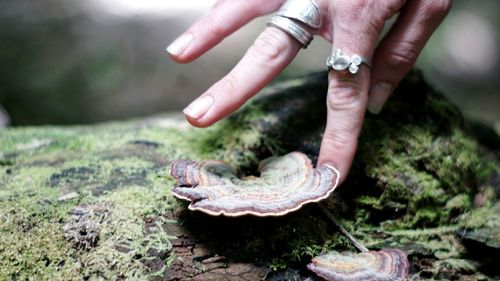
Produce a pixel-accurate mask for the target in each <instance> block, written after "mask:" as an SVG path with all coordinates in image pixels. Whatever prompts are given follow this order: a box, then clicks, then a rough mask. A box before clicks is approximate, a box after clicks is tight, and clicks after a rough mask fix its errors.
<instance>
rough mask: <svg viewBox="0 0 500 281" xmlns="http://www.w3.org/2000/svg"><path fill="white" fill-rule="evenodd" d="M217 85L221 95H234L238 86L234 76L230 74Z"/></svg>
mask: <svg viewBox="0 0 500 281" xmlns="http://www.w3.org/2000/svg"><path fill="white" fill-rule="evenodd" d="M219 83H220V84H219V87H220V92H221V93H236V91H237V89H238V85H240V83H239V81H238V79H237V78H236V76H234V75H233V74H231V73H229V74H228V75H226V76H225V77H224V79H222V80H221V81H220V82H219Z"/></svg>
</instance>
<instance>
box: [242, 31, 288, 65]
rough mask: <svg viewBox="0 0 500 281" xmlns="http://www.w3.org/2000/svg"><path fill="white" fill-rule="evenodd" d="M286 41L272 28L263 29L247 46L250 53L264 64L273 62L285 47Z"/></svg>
mask: <svg viewBox="0 0 500 281" xmlns="http://www.w3.org/2000/svg"><path fill="white" fill-rule="evenodd" d="M287 47H288V46H287V44H286V41H285V40H283V38H281V37H280V36H279V35H278V34H276V32H272V30H266V31H264V32H263V33H262V34H261V35H260V36H259V37H258V38H257V40H255V42H254V43H253V45H252V46H251V47H250V48H249V50H248V51H249V52H250V53H251V55H253V56H254V57H256V58H257V59H259V60H260V61H261V62H263V63H265V64H273V62H274V61H276V60H277V59H278V58H279V57H280V54H282V53H284V52H285V51H286V49H287Z"/></svg>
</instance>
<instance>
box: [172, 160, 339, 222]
mask: <svg viewBox="0 0 500 281" xmlns="http://www.w3.org/2000/svg"><path fill="white" fill-rule="evenodd" d="M259 172H260V177H254V176H249V177H245V178H242V179H240V178H239V177H238V176H237V174H236V171H235V170H234V169H233V168H231V167H230V166H229V165H228V164H226V163H224V162H221V161H215V160H206V161H202V162H195V161H191V160H177V161H174V162H173V163H172V165H171V175H172V176H173V177H174V178H175V179H176V181H177V186H176V187H174V188H173V189H172V193H173V194H174V196H176V197H177V198H180V199H184V200H188V201H191V204H190V205H189V209H190V210H199V211H202V212H204V213H207V214H209V215H214V216H218V215H226V216H233V217H235V216H241V215H248V214H250V215H255V216H262V217H263V216H282V215H285V214H287V213H289V212H293V211H296V210H298V209H299V208H301V207H302V206H303V205H305V204H307V203H312V202H318V201H320V200H322V199H325V198H327V197H328V196H329V195H330V194H331V193H332V192H333V190H334V189H335V188H336V187H337V184H338V179H339V173H338V171H337V170H335V169H334V168H333V167H328V166H322V167H319V168H314V167H313V166H312V164H311V160H309V158H308V157H307V156H306V155H304V154H303V153H300V152H291V153H289V154H286V155H284V156H281V157H271V158H268V159H266V160H263V161H261V162H260V164H259Z"/></svg>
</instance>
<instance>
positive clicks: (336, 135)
mask: <svg viewBox="0 0 500 281" xmlns="http://www.w3.org/2000/svg"><path fill="white" fill-rule="evenodd" d="M323 137H324V138H325V139H326V140H327V141H328V146H329V147H330V149H332V150H333V151H343V150H345V148H346V147H348V146H351V145H352V144H353V142H356V141H357V139H358V136H357V134H356V133H355V132H353V131H352V130H348V129H345V128H337V129H336V130H335V131H333V130H328V131H326V132H325V134H324V135H323Z"/></svg>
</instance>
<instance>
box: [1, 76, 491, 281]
mask: <svg viewBox="0 0 500 281" xmlns="http://www.w3.org/2000/svg"><path fill="white" fill-rule="evenodd" d="M326 87H327V85H326V74H325V73H322V74H315V75H312V76H308V77H305V78H299V79H292V80H290V81H287V82H285V83H284V84H279V85H277V86H274V87H271V88H269V89H268V90H266V91H265V92H263V93H262V94H261V95H260V97H258V98H256V99H255V100H253V101H252V102H251V103H250V105H249V106H247V107H245V108H243V109H242V110H240V111H239V112H238V113H236V114H234V115H232V116H231V117H230V118H228V119H226V120H224V121H222V122H220V123H219V124H217V125H216V126H214V127H213V128H210V129H203V130H199V129H194V128H189V127H188V126H186V125H183V124H184V123H182V122H181V121H179V120H180V118H178V117H176V116H168V117H165V118H163V117H155V118H151V119H146V120H131V121H127V122H113V123H105V124H99V125H96V126H73V127H50V126H45V127H37V128H34V127H28V128H12V129H7V130H3V131H2V132H0V232H1V233H2V235H0V279H1V280H4V279H6V280H12V279H17V280H21V279H22V280H25V279H28V280H29V279H30V278H31V279H38V280H81V279H82V278H84V279H88V280H98V279H100V278H106V279H110V280H119V279H120V280H123V279H127V280H144V279H159V280H161V279H166V280H168V278H169V277H170V276H177V275H169V274H170V273H171V271H169V270H170V269H171V268H172V266H173V265H178V266H179V267H176V269H179V268H181V269H182V270H184V271H182V270H181V272H180V273H179V274H180V275H179V276H182V277H186V276H191V277H193V276H194V274H198V273H200V272H201V273H203V272H208V271H210V270H211V269H210V266H209V265H206V264H204V263H203V262H198V260H202V261H205V260H206V255H212V256H213V255H215V256H216V257H220V256H225V257H226V258H227V259H228V261H227V262H223V263H217V265H216V266H227V264H230V263H232V262H234V263H244V264H247V265H249V264H255V265H258V266H267V267H271V268H273V269H285V268H287V269H288V268H290V267H295V268H304V265H305V264H307V263H308V262H309V260H310V258H311V257H312V256H316V255H318V254H320V253H322V252H324V251H327V250H332V249H335V250H337V251H343V250H346V251H355V249H354V248H353V247H352V245H350V243H349V241H348V240H347V239H346V238H344V237H343V236H342V235H341V234H340V233H339V232H338V231H337V229H336V228H335V227H334V226H333V225H331V224H330V223H329V222H328V220H327V218H326V217H324V216H323V214H322V213H321V212H320V211H319V210H318V209H317V208H316V207H315V206H312V205H311V206H306V207H305V208H303V209H301V210H300V211H298V212H296V213H294V214H291V215H288V216H285V217H281V218H273V219H262V218H261V219H257V218H248V217H246V218H241V219H227V218H220V217H217V218H211V217H207V216H204V215H202V214H199V213H196V212H188V211H185V209H186V205H185V204H182V203H180V202H178V201H176V200H175V199H173V197H172V195H171V194H170V188H171V186H173V184H174V182H173V179H171V178H170V177H169V176H168V170H169V164H170V162H171V161H172V160H174V159H175V160H176V159H194V160H204V159H222V160H226V161H228V162H230V164H231V165H233V166H236V167H240V172H241V173H245V174H252V173H256V170H255V167H256V165H257V163H258V160H260V159H263V158H265V157H267V156H270V155H277V154H284V153H285V152H289V151H293V150H299V151H302V152H304V153H306V154H307V155H308V156H309V157H311V158H312V159H315V157H317V154H318V149H319V143H320V140H321V132H322V130H323V128H324V120H325V118H324V114H325V111H326V107H325V106H324V100H325V93H326ZM463 123H464V122H463V118H462V117H461V115H460V113H459V111H458V110H457V109H456V108H455V107H454V106H453V105H451V104H450V103H449V102H448V101H446V99H444V98H443V97H442V96H441V95H439V94H438V93H435V92H434V91H433V90H432V89H431V88H430V87H429V86H428V85H427V84H425V82H424V81H423V79H422V77H421V76H420V75H419V74H418V73H411V74H410V75H409V76H408V77H407V78H406V79H405V81H403V83H402V84H401V86H400V88H399V89H398V90H397V92H396V94H395V95H394V97H392V98H391V100H390V102H389V103H388V104H387V106H386V107H385V108H384V111H383V113H382V114H380V115H378V116H371V115H368V116H367V118H366V122H365V125H364V127H363V133H362V136H361V138H360V142H359V149H358V153H357V156H356V159H355V162H354V164H353V167H352V170H351V174H350V175H349V177H348V179H347V181H346V182H345V183H344V184H343V186H341V187H339V188H338V191H336V192H335V193H334V196H332V197H331V198H330V199H329V200H327V201H326V202H325V205H327V206H328V208H329V209H331V210H332V212H333V213H334V214H335V215H336V216H337V217H338V220H340V221H341V223H342V224H343V225H344V227H345V228H347V230H348V231H350V232H351V233H352V234H353V235H354V236H355V237H356V238H358V239H359V240H360V241H361V242H362V243H364V244H366V245H367V246H368V247H370V248H372V249H379V248H382V247H393V248H394V247H396V248H401V249H404V250H406V251H408V253H409V255H410V260H411V261H412V266H413V267H414V275H413V277H414V278H417V279H414V280H418V278H422V279H428V280H432V279H434V280H440V279H457V278H459V277H462V276H466V277H467V278H469V279H470V280H481V278H483V280H487V278H489V277H488V276H486V275H485V274H486V273H484V274H483V267H481V265H483V262H482V261H477V262H478V263H479V264H476V259H477V258H478V256H477V255H473V254H471V253H469V252H468V251H469V249H468V248H466V247H465V246H464V243H463V241H462V238H461V237H460V236H459V235H457V231H462V230H463V231H468V232H470V233H472V234H476V235H479V234H482V233H489V232H488V231H497V230H498V229H499V226H500V215H499V213H500V212H498V207H495V206H497V205H496V204H495V201H496V200H498V199H497V198H498V186H497V185H498V183H497V181H498V180H497V179H498V173H499V171H500V165H499V164H498V159H497V158H495V157H496V156H495V154H494V153H493V154H492V153H487V152H485V150H484V148H482V147H480V145H479V144H478V143H477V142H476V140H475V139H474V138H473V137H472V136H471V135H470V134H469V133H468V132H467V130H466V129H465V127H464V126H463ZM68 195H71V196H68ZM79 210H86V212H87V213H86V216H87V217H86V221H87V222H88V223H89V225H92V226H95V227H96V229H98V230H99V231H98V239H97V240H96V241H95V242H92V243H90V244H86V246H85V247H81V246H80V245H79V244H78V243H76V244H75V243H74V241H72V240H71V239H66V238H65V233H64V226H65V225H67V224H68V223H71V222H72V217H73V216H74V215H75V212H78V211H79ZM173 226H175V230H174V227H173ZM472 234H471V235H472ZM193 245H194V246H193ZM490 245H493V244H490ZM195 246H196V247H195ZM487 246H488V245H487ZM200 249H203V251H202V250H200ZM182 251H183V252H182ZM196 251H200V253H197V252H196ZM181 254H182V255H184V256H181ZM197 255H198V256H197ZM182 259H184V260H185V261H186V260H187V259H191V260H192V263H191V265H192V264H193V263H196V264H197V265H199V267H198V268H196V270H197V271H196V272H195V273H193V271H192V270H193V269H192V268H186V267H182ZM179 264H180V265H179ZM184 264H185V266H189V265H190V263H189V262H186V263H184ZM476 266H477V267H476ZM493 268H494V267H493ZM476 269H477V270H476ZM190 270H191V271H190ZM214 270H216V269H214ZM231 270H232V269H231ZM259 272H260V271H259ZM201 273H200V274H201ZM488 274H490V276H493V277H492V278H494V277H496V275H494V274H495V272H493V273H488ZM413 277H412V278H413ZM186 278H187V277H186Z"/></svg>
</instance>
